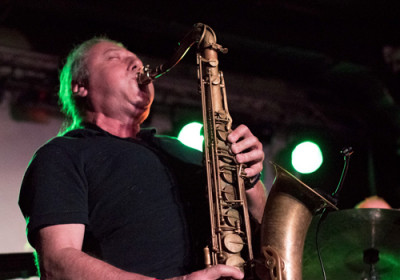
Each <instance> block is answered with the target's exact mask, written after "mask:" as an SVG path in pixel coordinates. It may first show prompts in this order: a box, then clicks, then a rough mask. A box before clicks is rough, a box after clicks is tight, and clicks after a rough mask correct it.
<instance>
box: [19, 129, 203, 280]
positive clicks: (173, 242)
mask: <svg viewBox="0 0 400 280" xmlns="http://www.w3.org/2000/svg"><path fill="white" fill-rule="evenodd" d="M153 134H154V132H151V131H147V132H146V131H145V132H144V133H141V134H140V136H139V140H134V139H130V138H126V139H125V138H118V137H115V136H113V135H111V134H109V133H107V132H105V131H102V130H100V129H99V128H97V127H94V126H90V127H86V128H85V129H79V130H74V131H71V132H69V133H67V134H66V135H65V136H63V137H56V138H54V139H52V140H51V141H49V142H48V143H47V144H45V145H44V146H43V147H41V148H40V149H39V150H38V151H37V152H36V154H35V156H34V157H33V159H32V161H31V163H30V164H29V167H28V169H27V171H26V174H25V177H24V180H23V183H22V187H21V193H20V201H19V203H20V207H21V210H22V212H23V214H24V216H25V217H26V218H27V232H28V239H29V241H30V242H31V243H34V235H35V233H36V232H37V230H38V229H40V228H43V227H45V226H48V225H55V224H69V223H80V224H85V225H86V231H85V239H84V248H83V250H84V251H86V252H88V253H89V254H92V255H94V256H96V257H98V258H101V259H103V260H105V261H106V262H108V263H110V264H112V265H115V266H116V267H119V268H121V269H124V270H127V271H131V272H136V273H140V274H145V275H149V276H152V277H157V278H168V277H173V276H178V275H182V274H186V273H188V272H190V271H193V270H194V269H198V268H200V267H201V265H200V264H199V260H200V258H201V257H200V256H199V255H200V252H199V250H201V248H200V247H201V246H203V247H204V246H205V245H206V244H205V243H203V242H206V241H205V239H204V236H205V234H206V232H207V226H206V224H204V223H205V221H206V220H204V222H203V221H202V220H203V219H204V218H207V215H208V213H207V212H204V209H205V208H204V207H205V204H204V203H205V202H206V200H205V196H204V193H205V191H204V189H203V188H204V183H203V179H202V178H204V177H203V174H202V168H201V162H202V155H201V153H199V152H197V151H195V150H193V149H190V148H187V147H185V146H184V145H182V144H181V143H180V142H179V141H177V140H176V139H173V138H169V137H156V136H154V135H153ZM198 215H202V217H199V216H198ZM194 217H196V220H195V223H193V225H192V224H188V221H194V219H193V218H194Z"/></svg>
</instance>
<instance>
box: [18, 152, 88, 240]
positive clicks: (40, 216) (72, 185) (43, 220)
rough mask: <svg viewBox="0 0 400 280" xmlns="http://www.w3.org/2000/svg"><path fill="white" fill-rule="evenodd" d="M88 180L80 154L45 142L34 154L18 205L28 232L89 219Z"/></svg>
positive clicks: (85, 222)
mask: <svg viewBox="0 0 400 280" xmlns="http://www.w3.org/2000/svg"><path fill="white" fill-rule="evenodd" d="M87 193H88V189H87V182H86V179H85V176H84V164H83V161H82V160H81V159H80V158H79V156H77V155H74V154H72V153H71V152H69V151H67V150H66V149H65V148H63V147H60V146H57V145H54V144H46V145H45V146H43V147H42V148H40V149H39V150H38V151H37V152H36V154H35V155H34V157H33V158H32V160H31V162H30V163H29V166H28V168H27V170H26V172H25V176H24V179H23V182H22V186H21V190H20V197H19V206H20V208H21V211H22V213H23V215H24V217H25V219H26V221H27V235H28V240H29V242H30V243H31V244H32V245H34V244H33V235H34V234H35V233H36V232H37V231H38V230H39V229H40V228H43V227H46V226H49V225H56V224H69V223H79V224H87V223H88V201H87V197H88V195H87Z"/></svg>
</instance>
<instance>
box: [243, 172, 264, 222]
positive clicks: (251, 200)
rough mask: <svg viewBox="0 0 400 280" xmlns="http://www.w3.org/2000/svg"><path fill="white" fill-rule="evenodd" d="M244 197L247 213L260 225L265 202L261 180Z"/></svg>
mask: <svg viewBox="0 0 400 280" xmlns="http://www.w3.org/2000/svg"><path fill="white" fill-rule="evenodd" d="M246 196H247V206H248V208H249V212H250V213H251V215H252V216H253V217H254V218H255V219H256V220H257V221H258V223H260V224H261V222H262V217H263V215H264V208H265V203H266V202H267V191H266V189H265V187H264V184H263V183H262V182H261V180H258V182H257V184H256V185H255V186H254V187H253V188H251V189H250V190H247V191H246Z"/></svg>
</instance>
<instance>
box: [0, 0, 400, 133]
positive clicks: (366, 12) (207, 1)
mask: <svg viewBox="0 0 400 280" xmlns="http://www.w3.org/2000/svg"><path fill="white" fill-rule="evenodd" d="M1 5H2V7H1V9H0V11H2V12H1V14H0V26H3V27H4V28H7V29H8V31H12V32H14V37H13V38H11V39H9V40H8V41H7V38H6V39H4V38H3V40H1V41H0V43H2V44H6V45H7V44H8V45H11V46H12V47H15V48H25V49H29V51H32V52H38V53H40V54H46V55H54V56H56V57H57V58H64V57H65V56H66V54H67V53H68V51H69V50H70V49H71V48H72V46H73V45H74V44H77V43H79V42H81V41H83V40H85V39H88V38H90V37H92V36H94V35H107V36H109V37H111V38H113V39H116V40H120V41H122V42H124V43H125V45H127V47H128V48H130V49H132V50H133V51H135V52H137V53H139V54H142V55H143V56H144V57H149V59H152V58H158V60H155V61H156V62H159V61H160V62H164V60H166V59H167V58H168V57H169V56H170V55H171V54H172V52H173V50H174V48H175V47H176V46H177V42H178V41H179V40H180V39H181V38H182V37H183V35H184V34H185V33H186V32H187V31H189V29H190V28H191V26H192V25H193V24H194V23H196V22H203V23H206V24H208V25H210V26H211V27H212V28H213V29H214V31H215V32H216V34H217V37H218V42H219V43H221V44H223V46H224V47H228V49H229V53H228V54H227V55H225V56H223V57H222V56H221V58H220V60H221V67H220V68H221V69H223V70H224V72H225V74H226V73H230V75H231V76H234V77H235V79H229V75H225V76H226V79H227V84H228V89H229V90H230V91H229V92H228V94H229V95H230V96H232V98H233V99H241V100H243V102H244V103H246V104H247V105H249V104H250V105H251V104H254V103H255V102H254V101H255V100H259V101H260V102H261V104H262V105H264V106H266V107H264V106H261V105H260V104H258V107H257V106H256V107H257V108H258V109H257V108H253V110H252V114H251V115H252V116H251V117H250V116H249V117H250V119H252V118H255V119H256V121H260V118H261V120H263V121H266V122H268V120H269V121H270V122H271V123H276V122H279V123H285V124H286V125H290V124H295V125H296V124H297V123H298V122H300V121H303V122H304V123H308V124H310V125H314V124H319V125H323V126H326V125H328V126H332V127H337V126H338V127H342V128H343V127H346V126H348V124H347V123H344V121H343V119H346V121H345V122H348V121H349V122H350V123H351V122H355V123H356V125H358V126H359V125H361V126H365V125H366V124H365V123H361V124H360V121H361V122H363V119H364V117H365V115H364V113H365V108H368V109H370V107H371V106H372V107H373V106H375V105H376V104H378V103H379V104H380V103H384V104H387V103H388V102H389V103H390V101H386V99H387V96H385V95H384V94H382V92H377V91H375V90H370V88H371V86H370V84H369V83H372V84H373V87H375V86H376V81H375V78H376V77H375V76H372V74H371V71H370V69H372V70H373V71H375V70H380V67H381V63H382V60H381V46H382V45H383V44H385V43H388V42H395V41H397V40H399V39H400V38H396V37H399V36H398V30H399V27H400V19H399V18H400V17H399V16H398V15H399V11H400V4H399V2H398V1H396V0H391V1H389V0H388V1H359V0H341V1H340V0H318V1H315V0H313V1H308V0H279V1H278V0H251V1H227V0H221V1H215V0H214V1H211V0H204V1H201V2H200V1H178V0H172V1H161V0H153V1H151V0H150V1H140V2H139V1H128V0H102V1H94V0H89V1H78V0H53V1H44V0H38V1H27V0H26V1H23V0H14V1H12V0H8V1H7V0H6V1H2V2H1ZM0 34H1V33H0ZM4 34H8V33H4V32H3V37H4ZM15 34H21V36H22V38H20V37H18V38H16V37H17V36H15ZM143 60H144V59H143ZM193 61H194V58H193V57H192V60H190V59H189V58H188V59H185V60H184V62H183V64H185V63H186V64H189V65H190V66H193V63H192V62H193ZM182 67H183V66H182ZM189 72H192V73H194V71H189ZM177 73H179V74H181V75H183V76H181V77H180V78H182V77H183V78H186V79H193V78H195V75H194V74H191V75H187V71H180V72H177ZM231 73H232V74H231ZM54 77H56V74H55V75H54ZM176 78H178V79H179V76H176ZM371 78H372V80H373V81H372V82H371ZM231 80H232V81H231ZM237 80H240V82H239V83H237ZM182 84H184V83H183V82H182ZM178 91H179V90H178ZM243 91H246V95H245V96H244V95H243ZM371 91H372V92H371ZM161 92H162V90H161ZM169 94H170V93H169ZM183 94H185V93H183ZM232 98H231V99H232ZM177 99H179V98H177ZM365 100H367V101H365ZM230 103H232V102H231V101H230ZM239 103H240V102H239ZM250 105H249V106H250ZM360 105H361V106H364V107H365V106H366V107H365V108H361V107H360ZM231 106H232V107H235V106H237V107H238V108H237V109H235V108H233V109H232V110H233V111H234V112H236V111H242V112H243V111H249V110H244V109H245V108H243V107H242V106H239V105H238V104H237V103H236V105H235V104H234V105H231ZM253 107H254V106H253ZM355 107H356V109H357V110H354V109H355ZM266 108H268V110H266ZM379 110H380V111H386V108H384V109H380V108H378V111H379ZM392 111H393V110H392ZM394 111H396V110H394ZM269 112H270V113H269ZM288 112H291V113H290V114H288ZM355 112H356V113H357V114H358V115H355V114H354V113H355ZM384 114H386V113H384ZM384 117H385V116H384ZM389 119H392V116H390V117H389Z"/></svg>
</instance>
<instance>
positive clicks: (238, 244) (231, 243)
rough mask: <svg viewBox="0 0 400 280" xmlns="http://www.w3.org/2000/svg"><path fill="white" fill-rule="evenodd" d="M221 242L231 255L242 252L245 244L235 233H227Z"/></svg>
mask: <svg viewBox="0 0 400 280" xmlns="http://www.w3.org/2000/svg"><path fill="white" fill-rule="evenodd" d="M223 242H224V247H225V249H226V250H227V251H229V252H230V253H232V254H236V253H239V252H240V251H242V249H243V246H244V244H245V243H244V242H243V239H242V238H241V237H240V236H239V235H238V234H235V233H229V234H227V235H225V236H224V240H223Z"/></svg>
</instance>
